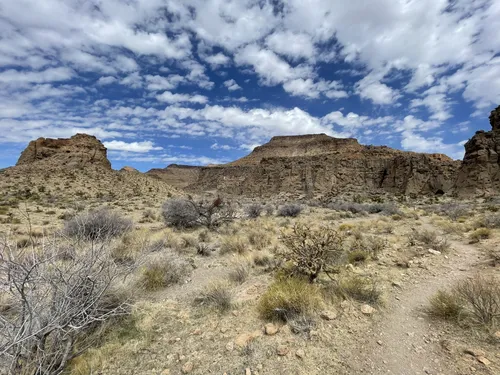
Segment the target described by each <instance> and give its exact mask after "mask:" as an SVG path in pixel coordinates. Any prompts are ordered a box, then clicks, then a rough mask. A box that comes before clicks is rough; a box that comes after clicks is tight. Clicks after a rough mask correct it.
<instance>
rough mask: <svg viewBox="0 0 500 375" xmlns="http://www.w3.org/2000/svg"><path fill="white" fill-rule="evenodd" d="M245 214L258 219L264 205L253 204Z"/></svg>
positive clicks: (247, 208)
mask: <svg viewBox="0 0 500 375" xmlns="http://www.w3.org/2000/svg"><path fill="white" fill-rule="evenodd" d="M245 212H246V214H247V216H248V217H249V218H251V219H255V218H258V217H259V216H260V214H261V213H262V205H260V204H258V203H254V204H251V205H249V206H247V207H246V208H245Z"/></svg>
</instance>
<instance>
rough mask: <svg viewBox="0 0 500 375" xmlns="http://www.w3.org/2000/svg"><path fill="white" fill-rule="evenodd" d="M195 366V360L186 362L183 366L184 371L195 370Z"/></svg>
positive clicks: (186, 372)
mask: <svg viewBox="0 0 500 375" xmlns="http://www.w3.org/2000/svg"><path fill="white" fill-rule="evenodd" d="M193 368H194V365H193V362H186V363H185V364H184V366H182V373H183V374H189V373H190V372H191V371H193Z"/></svg>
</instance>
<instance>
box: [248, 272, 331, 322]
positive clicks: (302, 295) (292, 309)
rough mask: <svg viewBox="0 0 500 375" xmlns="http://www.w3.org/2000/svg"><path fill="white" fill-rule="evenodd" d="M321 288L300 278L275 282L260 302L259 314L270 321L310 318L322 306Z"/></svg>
mask: <svg viewBox="0 0 500 375" xmlns="http://www.w3.org/2000/svg"><path fill="white" fill-rule="evenodd" d="M322 303H323V300H322V298H321V292H320V290H319V288H318V287H317V286H316V285H314V284H310V283H308V282H307V281H306V280H303V279H299V278H293V277H292V278H286V279H283V280H278V281H275V282H274V283H273V284H271V285H270V286H269V288H268V289H267V291H266V292H265V293H264V295H262V297H261V298H260V300H259V305H258V309H259V313H260V315H261V317H262V318H264V319H268V320H282V321H288V320H291V319H294V318H296V317H298V316H310V315H311V314H312V313H313V312H314V311H315V310H318V309H319V308H320V307H321V306H322Z"/></svg>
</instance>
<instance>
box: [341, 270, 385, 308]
mask: <svg viewBox="0 0 500 375" xmlns="http://www.w3.org/2000/svg"><path fill="white" fill-rule="evenodd" d="M337 288H338V292H339V294H340V295H341V296H343V297H344V298H353V299H355V300H356V301H359V302H365V303H370V304H374V305H376V304H379V303H381V297H382V293H381V291H380V290H379V289H378V288H377V285H376V283H375V281H374V280H372V279H370V278H367V277H362V276H359V275H353V276H348V277H343V278H341V279H340V280H339V282H338V286H337Z"/></svg>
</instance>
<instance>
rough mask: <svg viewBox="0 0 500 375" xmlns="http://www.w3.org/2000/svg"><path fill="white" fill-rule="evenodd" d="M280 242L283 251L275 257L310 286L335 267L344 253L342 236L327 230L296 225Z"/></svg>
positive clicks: (279, 251)
mask: <svg viewBox="0 0 500 375" xmlns="http://www.w3.org/2000/svg"><path fill="white" fill-rule="evenodd" d="M282 241H283V244H284V245H285V247H284V248H282V249H277V251H276V255H277V256H278V257H279V258H281V259H282V260H283V261H284V262H289V263H290V264H291V265H292V266H293V267H294V268H295V269H296V270H297V272H298V273H300V274H302V275H305V276H307V277H308V278H309V280H310V281H311V282H312V281H314V280H315V279H316V278H317V277H318V275H319V274H320V273H321V272H324V271H328V270H329V268H330V267H331V266H333V265H335V264H336V263H337V262H338V260H339V259H340V257H341V256H342V254H343V252H344V248H343V242H344V236H343V235H342V234H341V233H340V232H337V231H335V230H334V229H332V228H328V227H323V228H319V229H313V228H311V227H308V226H306V225H303V224H296V225H295V226H294V227H293V229H292V231H291V232H290V233H283V234H282Z"/></svg>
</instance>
